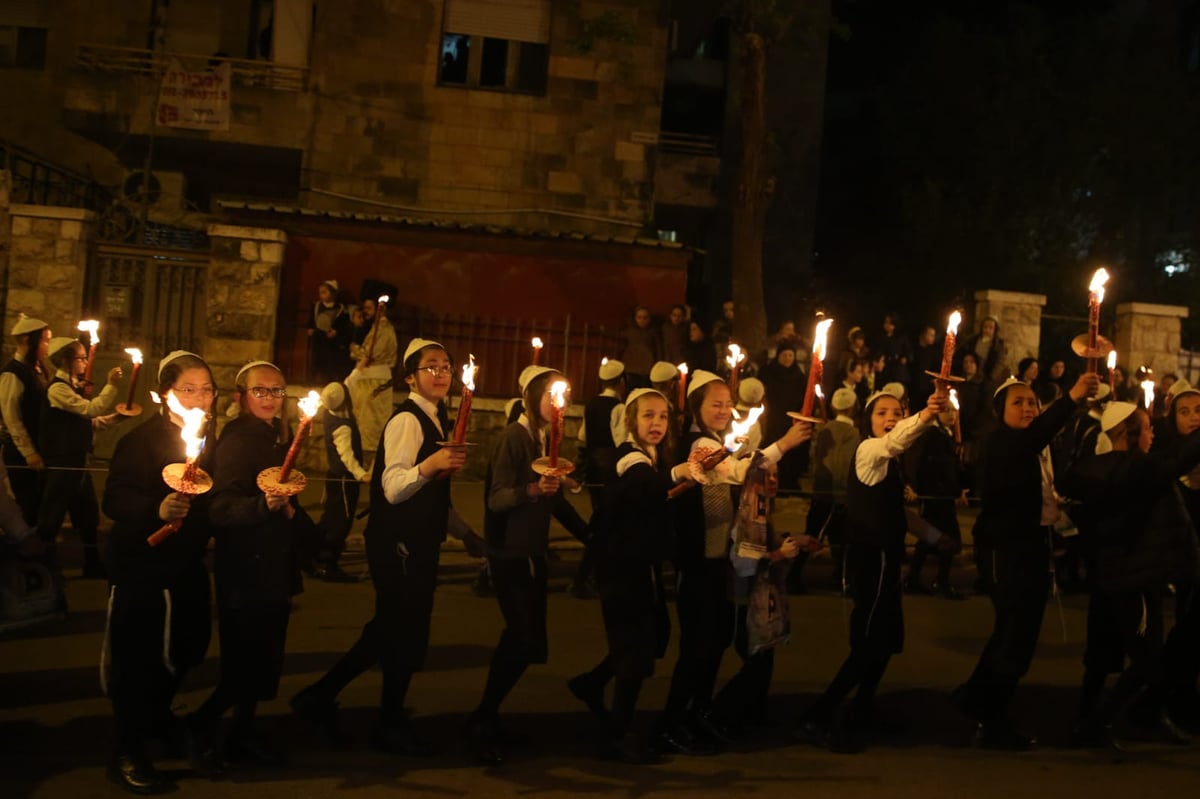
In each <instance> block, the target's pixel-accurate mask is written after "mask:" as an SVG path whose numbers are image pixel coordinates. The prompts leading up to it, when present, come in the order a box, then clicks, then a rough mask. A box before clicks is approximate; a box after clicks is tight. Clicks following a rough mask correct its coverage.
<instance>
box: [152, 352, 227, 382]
mask: <svg viewBox="0 0 1200 799" xmlns="http://www.w3.org/2000/svg"><path fill="white" fill-rule="evenodd" d="M185 355H190V356H191V357H193V358H195V359H197V360H200V361H203V360H204V359H203V358H201V357H200V356H199V355H197V354H196V353H194V352H188V351H187V350H173V351H171V352H168V353H167V354H166V355H164V356H163V359H162V360H161V361H159V362H158V379H159V380H162V373H163V369H166V368H167V364H169V363H170V362H171V361H174V360H176V359H178V358H182V357H183V356H185ZM238 375H239V376H240V375H241V372H238Z"/></svg>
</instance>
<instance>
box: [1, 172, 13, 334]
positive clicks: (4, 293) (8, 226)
mask: <svg viewBox="0 0 1200 799" xmlns="http://www.w3.org/2000/svg"><path fill="white" fill-rule="evenodd" d="M11 194H12V172H9V171H8V170H7V169H0V318H4V317H5V316H7V313H6V309H7V308H8V253H9V249H10V248H11V246H12V216H11V214H10V213H9V208H8V203H9V197H10V196H11ZM10 329H11V328H10ZM2 332H4V333H7V332H8V331H7V330H5V331H2Z"/></svg>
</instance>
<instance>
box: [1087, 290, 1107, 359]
mask: <svg viewBox="0 0 1200 799" xmlns="http://www.w3.org/2000/svg"><path fill="white" fill-rule="evenodd" d="M1107 282H1108V272H1107V271H1106V270H1105V269H1104V268H1103V267H1101V268H1100V269H1097V270H1096V271H1095V272H1094V273H1093V274H1092V282H1091V283H1089V284H1088V358H1087V370H1088V371H1089V372H1095V371H1096V347H1097V344H1098V339H1099V337H1100V303H1102V302H1104V284H1105V283H1107Z"/></svg>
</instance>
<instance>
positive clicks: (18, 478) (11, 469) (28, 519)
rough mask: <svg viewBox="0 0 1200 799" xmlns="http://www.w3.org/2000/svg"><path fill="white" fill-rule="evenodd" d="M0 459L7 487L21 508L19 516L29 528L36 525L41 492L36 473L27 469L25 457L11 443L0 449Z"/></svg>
mask: <svg viewBox="0 0 1200 799" xmlns="http://www.w3.org/2000/svg"><path fill="white" fill-rule="evenodd" d="M0 457H3V458H4V465H5V467H7V469H8V485H9V487H10V488H12V493H13V498H14V499H16V500H17V504H18V505H20V506H21V516H23V517H24V519H25V523H26V524H28V525H29V526H30V527H33V526H34V525H35V524H37V517H38V506H39V505H40V504H41V491H40V490H39V485H38V482H39V481H38V473H37V472H35V471H33V470H32V469H30V468H29V464H28V463H26V461H25V456H24V455H22V454H21V451H20V450H18V449H17V446H16V445H15V444H13V443H12V442H11V441H8V442H5V443H4V445H3V448H0Z"/></svg>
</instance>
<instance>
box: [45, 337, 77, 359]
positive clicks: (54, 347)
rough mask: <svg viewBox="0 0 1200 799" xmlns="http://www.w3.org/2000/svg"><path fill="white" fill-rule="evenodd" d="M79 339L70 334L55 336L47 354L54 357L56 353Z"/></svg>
mask: <svg viewBox="0 0 1200 799" xmlns="http://www.w3.org/2000/svg"><path fill="white" fill-rule="evenodd" d="M78 341H79V339H77V338H71V337H70V336H55V337H54V338H52V339H50V345H49V348H48V349H47V352H46V354H47V355H49V356H50V357H51V358H53V357H54V356H55V354H56V353H58V352H60V351H61V350H62V348H63V347H66V346H68V345H70V344H75V343H77V342H78Z"/></svg>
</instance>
